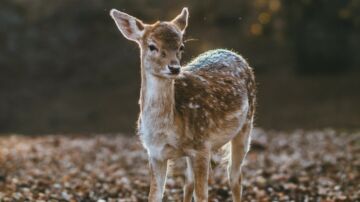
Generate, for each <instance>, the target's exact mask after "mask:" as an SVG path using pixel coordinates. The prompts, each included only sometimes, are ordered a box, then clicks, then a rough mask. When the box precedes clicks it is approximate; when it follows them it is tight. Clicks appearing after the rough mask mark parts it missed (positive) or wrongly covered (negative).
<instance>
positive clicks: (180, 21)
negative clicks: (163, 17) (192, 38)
mask: <svg viewBox="0 0 360 202" xmlns="http://www.w3.org/2000/svg"><path fill="white" fill-rule="evenodd" d="M188 18H189V11H188V8H186V7H185V8H183V9H182V11H181V13H180V14H179V15H178V16H176V17H175V18H174V19H173V20H172V21H171V22H172V23H174V24H175V25H176V26H177V27H179V28H180V29H181V31H182V32H185V29H186V27H187V25H188Z"/></svg>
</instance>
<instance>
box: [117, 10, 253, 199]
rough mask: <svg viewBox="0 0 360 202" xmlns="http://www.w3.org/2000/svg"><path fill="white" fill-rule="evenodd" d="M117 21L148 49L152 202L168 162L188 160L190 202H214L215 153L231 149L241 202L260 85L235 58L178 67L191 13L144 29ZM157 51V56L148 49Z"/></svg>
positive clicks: (143, 121)
mask: <svg viewBox="0 0 360 202" xmlns="http://www.w3.org/2000/svg"><path fill="white" fill-rule="evenodd" d="M111 15H112V17H113V18H114V20H115V22H116V23H117V25H118V28H119V29H120V31H121V32H122V33H123V34H124V36H125V37H126V38H128V39H130V40H133V41H136V42H137V43H138V44H139V46H140V49H141V91H140V101H139V104H140V116H139V120H138V128H139V134H140V138H141V140H142V142H143V145H144V147H145V148H146V150H147V152H148V154H149V162H150V174H151V188H150V193H149V201H161V199H162V195H163V192H164V185H165V180H166V167H167V160H168V159H172V158H177V157H182V156H186V157H187V164H188V169H187V170H188V174H187V175H186V176H187V177H186V184H185V187H184V192H185V193H184V196H185V197H184V202H190V201H191V198H192V193H193V191H194V193H195V201H197V202H199V201H207V198H208V197H207V195H208V193H207V189H208V188H207V186H208V185H207V183H208V179H209V170H210V168H209V161H210V156H211V151H212V150H215V149H218V148H219V147H221V146H223V145H224V144H226V143H227V142H229V141H230V142H231V161H230V163H229V181H230V186H231V190H232V192H233V199H234V201H235V202H239V201H240V200H241V164H242V162H243V159H244V158H245V155H246V153H247V151H248V150H249V142H250V139H251V138H250V134H251V129H252V124H253V117H254V113H255V91H256V89H255V79H254V74H253V71H252V69H251V68H250V67H249V65H248V64H247V62H246V61H245V60H244V59H243V58H242V57H241V56H240V55H237V54H236V53H233V52H231V51H227V50H215V51H209V52H206V53H204V54H203V55H201V56H199V57H198V58H196V59H195V60H194V61H192V62H191V63H189V64H188V65H186V66H185V67H183V68H182V70H181V73H180V74H179V75H175V76H174V75H171V74H170V72H169V71H170V70H169V69H170V67H169V66H170V65H172V66H173V65H179V64H180V60H181V50H180V47H181V46H182V44H183V34H184V31H185V29H186V27H187V19H188V11H187V9H183V11H182V12H181V14H180V15H178V16H177V17H176V18H175V19H174V20H172V21H170V22H156V23H154V24H152V25H146V24H143V23H142V22H141V21H140V20H138V19H136V18H134V17H132V16H129V15H127V14H125V13H122V12H119V11H114V10H113V11H111ZM150 46H152V47H155V48H153V49H154V50H151V49H150V48H149V47H150Z"/></svg>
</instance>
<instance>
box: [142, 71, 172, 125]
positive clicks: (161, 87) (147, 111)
mask: <svg viewBox="0 0 360 202" xmlns="http://www.w3.org/2000/svg"><path fill="white" fill-rule="evenodd" d="M141 77H142V78H141V79H142V81H141V95H140V101H141V102H140V107H141V116H142V117H143V118H144V117H145V116H146V117H150V118H151V119H154V121H156V120H158V121H159V122H162V123H163V124H166V123H168V124H171V123H172V122H173V121H174V108H175V93H174V81H173V80H171V79H165V78H161V77H158V76H154V75H152V74H146V72H145V69H144V68H142V75H141Z"/></svg>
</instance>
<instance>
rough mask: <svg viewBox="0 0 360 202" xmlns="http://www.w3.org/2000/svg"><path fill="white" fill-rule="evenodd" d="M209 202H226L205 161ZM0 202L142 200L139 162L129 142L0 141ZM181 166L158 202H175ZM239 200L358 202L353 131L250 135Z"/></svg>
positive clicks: (223, 184) (359, 165)
mask: <svg viewBox="0 0 360 202" xmlns="http://www.w3.org/2000/svg"><path fill="white" fill-rule="evenodd" d="M213 161H214V162H213V165H214V168H213V180H212V182H211V185H210V189H209V195H210V201H231V195H230V192H229V188H228V185H227V180H226V172H225V170H226V166H225V165H224V163H220V161H221V158H220V157H219V156H217V155H215V156H214V157H213ZM0 165H1V166H0V201H4V202H5V201H36V200H39V201H109V202H110V201H122V202H125V201H126V202H132V201H134V202H136V201H147V200H146V196H147V193H148V190H149V175H148V169H147V157H146V153H145V151H144V150H143V149H142V147H141V144H140V143H139V141H138V138H137V137H126V136H122V135H91V136H84V135H49V136H38V137H29V136H22V135H6V136H0ZM182 167H183V165H182V160H179V161H176V162H175V163H174V164H173V165H172V166H171V172H170V173H169V177H168V180H167V185H166V193H165V200H164V201H181V197H182V184H183V177H182V174H181V173H182V171H181V170H182ZM243 171H244V180H243V185H244V199H245V201H319V202H330V201H360V132H352V133H349V132H337V131H334V130H330V129H326V130H322V131H302V130H297V131H293V132H265V131H262V130H260V129H257V130H255V132H254V135H253V144H252V149H251V152H250V153H249V154H248V156H247V159H246V163H245V166H244V169H243Z"/></svg>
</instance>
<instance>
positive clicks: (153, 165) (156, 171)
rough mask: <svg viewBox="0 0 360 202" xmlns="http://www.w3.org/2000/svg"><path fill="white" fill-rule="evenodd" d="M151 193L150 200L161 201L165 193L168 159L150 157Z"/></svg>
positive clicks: (150, 201) (151, 201)
mask: <svg viewBox="0 0 360 202" xmlns="http://www.w3.org/2000/svg"><path fill="white" fill-rule="evenodd" d="M149 164H150V176H151V183H150V193H149V202H161V201H162V198H163V195H164V188H165V181H166V173H167V160H162V161H160V160H157V159H153V158H150V162H149Z"/></svg>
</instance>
